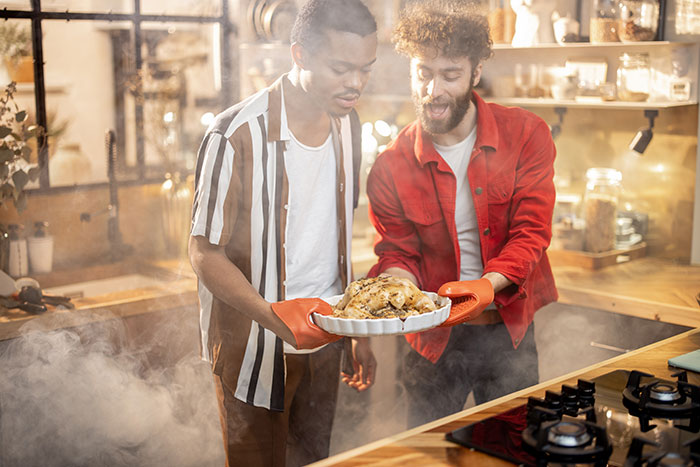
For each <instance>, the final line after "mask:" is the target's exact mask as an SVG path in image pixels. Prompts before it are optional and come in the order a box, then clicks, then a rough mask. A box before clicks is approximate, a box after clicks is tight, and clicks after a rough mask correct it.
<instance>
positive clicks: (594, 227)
mask: <svg viewBox="0 0 700 467" xmlns="http://www.w3.org/2000/svg"><path fill="white" fill-rule="evenodd" d="M621 182H622V173H621V172H620V171H619V170H615V169H611V168H605V167H594V168H590V169H588V170H587V171H586V192H585V194H584V199H583V204H584V209H585V216H584V220H585V223H586V226H585V230H584V242H583V243H584V247H583V248H584V250H585V251H588V252H591V253H601V252H603V251H610V250H614V249H615V227H616V221H617V203H618V200H619V198H620V191H621Z"/></svg>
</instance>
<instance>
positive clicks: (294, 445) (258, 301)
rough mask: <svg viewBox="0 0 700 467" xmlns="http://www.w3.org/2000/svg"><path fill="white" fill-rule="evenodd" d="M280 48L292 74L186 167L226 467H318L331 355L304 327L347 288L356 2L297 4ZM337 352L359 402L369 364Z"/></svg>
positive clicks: (336, 362) (364, 33)
mask: <svg viewBox="0 0 700 467" xmlns="http://www.w3.org/2000/svg"><path fill="white" fill-rule="evenodd" d="M291 39H292V46H291V55H292V60H293V68H292V70H291V71H290V72H289V73H286V74H284V75H282V76H281V77H280V78H279V79H278V80H277V81H276V82H275V83H274V84H272V85H271V86H270V87H269V88H267V89H264V90H262V91H260V92H258V93H257V94H255V95H253V96H251V97H249V98H247V99H245V100H244V101H242V102H240V103H239V104H237V105H234V106H233V107H230V108H229V109H227V110H226V111H224V112H223V113H221V114H220V115H219V116H218V117H217V118H216V120H215V122H214V123H213V124H212V126H211V127H210V128H209V130H208V131H207V134H206V136H205V138H204V141H203V142H202V145H201V148H200V152H199V157H198V161H197V168H196V179H195V184H196V191H195V198H194V205H193V210H192V229H191V236H190V259H191V262H192V266H193V268H194V270H195V272H196V273H197V276H198V277H199V299H200V329H201V340H200V344H201V350H202V357H203V358H204V359H205V360H207V361H208V362H210V363H211V365H212V370H213V373H214V382H215V389H216V393H217V398H218V402H219V410H220V419H221V424H222V428H223V434H224V445H225V449H226V455H227V464H228V465H246V466H248V465H275V466H283V465H302V464H307V463H310V462H313V461H315V460H318V459H319V458H322V457H326V456H327V455H328V446H329V441H330V430H331V426H332V420H333V414H334V411H335V399H336V393H337V385H338V373H339V370H340V358H341V345H340V344H341V342H333V343H330V344H328V343H329V342H332V341H337V339H338V336H333V335H331V334H328V333H326V332H324V331H322V330H320V329H318V328H317V327H315V326H313V325H311V324H309V321H308V316H309V314H310V313H311V312H312V311H319V312H323V313H328V312H330V307H329V306H328V305H327V304H325V302H323V301H321V300H320V299H319V298H318V297H328V296H331V295H335V294H340V293H342V291H343V290H344V288H345V287H346V286H347V284H348V282H349V281H350V280H351V279H352V271H351V264H350V244H351V226H352V213H353V209H354V208H355V207H356V205H357V197H358V175H359V174H358V171H359V166H360V154H361V149H360V128H359V127H360V125H359V119H358V117H357V113H356V112H355V111H354V106H355V104H356V103H357V100H358V98H359V96H360V94H361V92H362V90H363V88H364V86H365V84H366V83H367V79H368V78H369V73H370V68H371V66H372V64H373V63H374V61H375V59H376V49H377V35H376V23H375V21H374V18H373V17H372V15H371V13H370V12H369V10H368V9H367V7H366V6H365V5H364V4H363V3H362V2H361V1H360V0H310V1H309V2H307V3H306V4H305V5H304V6H303V7H302V9H301V10H300V12H299V15H298V16H297V19H296V21H295V24H294V27H293V30H292V37H291ZM323 344H328V345H325V346H323ZM348 347H349V349H350V353H351V354H352V358H353V366H354V369H355V372H354V374H352V375H345V376H344V378H343V380H344V381H346V382H347V383H348V384H349V385H350V386H351V387H354V388H355V389H357V390H364V389H366V388H367V387H369V386H370V385H371V384H372V382H373V379H374V371H375V367H376V361H375V359H374V356H373V354H372V351H371V349H370V348H369V343H368V342H367V340H366V339H365V340H360V339H355V340H353V341H352V343H351V345H349V346H348Z"/></svg>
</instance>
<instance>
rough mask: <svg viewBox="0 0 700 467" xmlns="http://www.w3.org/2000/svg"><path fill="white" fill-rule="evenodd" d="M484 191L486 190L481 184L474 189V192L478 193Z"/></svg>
mask: <svg viewBox="0 0 700 467" xmlns="http://www.w3.org/2000/svg"><path fill="white" fill-rule="evenodd" d="M483 192H484V190H483V189H482V188H481V187H480V186H478V187H476V189H475V190H474V193H476V194H477V195H480V194H481V193H483Z"/></svg>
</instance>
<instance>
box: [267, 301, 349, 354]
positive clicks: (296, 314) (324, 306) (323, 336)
mask: <svg viewBox="0 0 700 467" xmlns="http://www.w3.org/2000/svg"><path fill="white" fill-rule="evenodd" d="M271 307H272V311H273V312H274V313H275V314H276V315H277V316H278V317H279V318H280V319H281V320H282V321H283V322H284V324H286V325H287V327H288V328H289V330H290V331H292V334H294V339H295V340H296V342H297V345H296V348H297V349H315V348H316V347H320V346H322V345H324V344H328V343H329V342H334V341H337V340H338V339H340V338H341V336H336V335H335V334H331V333H328V332H326V331H324V330H323V329H321V328H319V327H318V326H316V324H315V323H314V322H313V319H312V317H311V313H319V314H321V315H331V314H333V309H332V308H331V306H330V305H329V304H328V303H326V302H324V301H323V300H321V299H320V298H295V299H293V300H285V301H283V302H276V303H272V304H271Z"/></svg>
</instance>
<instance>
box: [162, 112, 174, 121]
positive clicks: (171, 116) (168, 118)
mask: <svg viewBox="0 0 700 467" xmlns="http://www.w3.org/2000/svg"><path fill="white" fill-rule="evenodd" d="M173 120H175V114H174V113H172V112H167V113H166V114H165V115H163V121H164V122H165V123H172V122H173Z"/></svg>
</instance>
